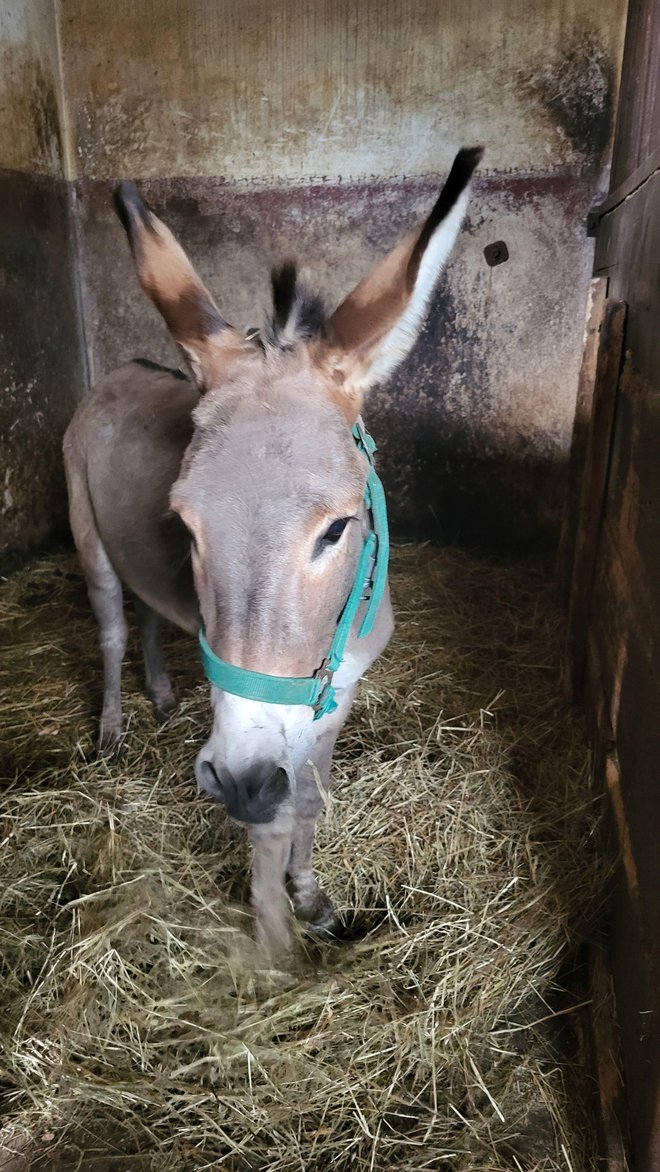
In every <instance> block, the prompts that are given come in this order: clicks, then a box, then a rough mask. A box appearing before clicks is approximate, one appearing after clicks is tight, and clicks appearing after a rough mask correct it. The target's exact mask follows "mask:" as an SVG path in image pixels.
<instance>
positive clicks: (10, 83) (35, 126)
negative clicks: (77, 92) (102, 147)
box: [0, 0, 63, 177]
mask: <svg viewBox="0 0 660 1172" xmlns="http://www.w3.org/2000/svg"><path fill="white" fill-rule="evenodd" d="M58 69H59V65H58V59H57V31H56V25H55V8H54V4H53V3H52V0H33V2H32V3H26V2H25V0H23V2H20V0H19V2H17V3H14V4H11V5H5V6H4V8H3V10H2V11H1V12H0V166H2V167H7V168H12V169H14V170H17V171H34V172H36V173H37V174H40V175H53V176H58V177H60V176H62V174H63V163H62V144H61V137H60V118H59V111H58V99H57V94H58V86H59V78H58Z"/></svg>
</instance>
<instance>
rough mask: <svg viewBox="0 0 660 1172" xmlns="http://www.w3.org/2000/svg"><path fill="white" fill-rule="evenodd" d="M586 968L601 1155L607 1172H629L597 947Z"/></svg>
mask: <svg viewBox="0 0 660 1172" xmlns="http://www.w3.org/2000/svg"><path fill="white" fill-rule="evenodd" d="M588 968H589V993H590V998H591V1018H590V1025H591V1049H592V1066H593V1069H594V1070H595V1073H596V1081H597V1083H598V1098H599V1107H600V1110H599V1125H600V1126H599V1132H600V1136H599V1138H600V1147H601V1153H602V1158H603V1162H604V1167H605V1169H606V1172H628V1160H627V1157H626V1147H627V1142H626V1139H624V1134H625V1123H624V1121H625V1118H626V1103H625V1095H624V1091H623V1079H622V1076H621V1057H620V1040H619V1027H618V1024H617V1019H616V1006H615V1000H614V989H613V986H612V977H611V975H610V972H609V969H608V966H607V960H606V957H605V952H604V950H603V949H602V948H601V947H599V946H598V945H593V946H592V947H591V949H590V952H589V961H588Z"/></svg>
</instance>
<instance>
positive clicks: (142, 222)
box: [115, 183, 242, 390]
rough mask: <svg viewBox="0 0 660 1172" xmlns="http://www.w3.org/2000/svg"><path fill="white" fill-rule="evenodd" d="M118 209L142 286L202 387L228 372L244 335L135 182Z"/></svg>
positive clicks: (121, 192) (119, 197)
mask: <svg viewBox="0 0 660 1172" xmlns="http://www.w3.org/2000/svg"><path fill="white" fill-rule="evenodd" d="M115 207H116V209H117V214H118V216H119V219H120V220H121V222H122V224H123V226H124V228H125V230H126V234H127V236H128V240H129V243H130V246H131V252H132V253H133V259H134V261H135V267H136V269H137V274H138V278H139V280H140V284H141V285H142V288H143V289H144V291H145V293H147V294H148V296H149V297H150V298H151V300H152V301H153V303H154V305H155V306H156V308H157V309H158V310H159V311H160V313H161V314H162V316H163V317H164V319H165V324H166V325H167V328H168V329H169V331H170V333H171V335H172V337H173V338H174V340H175V342H176V343H177V344H178V345H179V346H180V347H181V350H182V351H183V354H184V356H185V358H186V361H187V362H188V363H189V365H190V367H191V370H192V372H193V375H194V377H195V380H196V382H197V384H198V386H199V387H200V389H201V390H208V389H209V388H211V387H213V386H214V385H216V384H217V383H218V381H219V380H220V379H221V378H222V377H223V375H224V374H225V373H226V370H227V366H228V364H229V362H230V361H231V360H232V358H233V357H235V356H236V354H237V352H238V349H239V348H240V346H241V344H242V336H241V335H240V334H239V333H238V331H237V330H234V329H233V328H232V327H231V326H230V325H229V324H228V323H227V322H226V321H225V320H224V318H223V317H222V316H221V315H220V313H219V311H218V308H217V306H216V304H215V302H214V300H213V298H212V297H211V294H210V293H209V291H208V289H206V288H205V286H204V285H203V284H202V282H201V281H200V279H199V277H198V276H197V273H196V272H195V270H194V268H193V266H192V265H191V263H190V261H189V260H188V257H187V256H186V254H185V252H184V251H183V249H182V247H181V245H180V244H179V243H178V242H177V240H176V239H175V237H174V236H173V235H172V233H171V232H170V230H169V228H168V227H167V226H166V225H165V224H163V222H162V220H159V219H158V217H157V216H156V215H154V213H153V212H152V211H151V209H150V208H149V207H147V205H146V204H145V203H144V201H143V200H142V197H141V196H140V193H139V192H138V189H137V187H136V186H135V184H134V183H121V184H120V186H119V187H118V188H117V190H116V192H115Z"/></svg>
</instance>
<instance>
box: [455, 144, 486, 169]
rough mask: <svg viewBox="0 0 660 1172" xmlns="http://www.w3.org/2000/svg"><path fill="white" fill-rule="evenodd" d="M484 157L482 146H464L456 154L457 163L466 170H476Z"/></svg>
mask: <svg viewBox="0 0 660 1172" xmlns="http://www.w3.org/2000/svg"><path fill="white" fill-rule="evenodd" d="M483 157H484V148H483V147H482V146H473V147H462V149H461V150H460V151H459V152H458V154H457V156H456V163H457V164H458V165H459V166H461V167H462V168H463V169H464V170H465V171H468V170H469V171H470V172H472V171H474V169H475V167H478V165H479V163H480V162H481V160H482V159H483Z"/></svg>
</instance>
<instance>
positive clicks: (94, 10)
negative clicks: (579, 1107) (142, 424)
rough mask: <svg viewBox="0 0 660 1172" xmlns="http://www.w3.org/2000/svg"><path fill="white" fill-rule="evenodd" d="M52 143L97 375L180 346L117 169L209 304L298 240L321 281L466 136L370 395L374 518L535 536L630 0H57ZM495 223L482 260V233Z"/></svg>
mask: <svg viewBox="0 0 660 1172" xmlns="http://www.w3.org/2000/svg"><path fill="white" fill-rule="evenodd" d="M53 11H54V13H55V21H56V31H57V43H58V61H59V66H60V80H61V90H62V94H63V99H62V102H61V109H60V122H59V128H60V143H61V158H62V165H63V169H64V175H65V178H66V180H67V183H68V186H69V187H70V189H71V191H72V193H73V195H72V199H71V207H72V209H73V210H75V222H74V225H73V226H74V228H75V247H76V260H77V264H76V271H77V274H78V279H79V283H80V298H81V321H82V333H83V340H84V345H83V357H84V361H85V364H86V366H87V368H88V370H89V375H90V378H91V379H92V380H93V379H94V378H95V377H98V375H100V374H101V373H103V372H104V371H107V370H108V369H110V368H111V367H112V366H113V365H114V364H116V363H117V362H119V361H122V360H124V359H126V358H129V357H132V356H133V355H135V354H139V353H143V354H146V355H147V356H149V357H151V358H156V359H158V358H162V359H168V358H171V357H175V358H176V356H175V354H174V352H173V350H172V349H171V348H170V345H169V343H168V341H167V339H166V337H165V333H164V330H163V328H162V326H161V325H160V323H159V321H158V320H157V318H156V316H155V314H154V312H153V310H151V308H150V307H149V306H148V305H147V304H146V303H145V301H144V300H143V298H142V295H141V294H140V293H139V291H138V289H137V287H136V283H135V278H134V275H133V271H132V267H131V264H130V261H129V257H128V252H127V248H126V245H125V242H124V239H123V236H122V233H121V229H120V228H119V226H118V224H117V223H116V221H115V219H114V216H113V213H112V210H111V205H110V194H111V190H112V187H113V186H114V184H115V183H116V182H117V181H118V180H120V179H123V178H133V179H136V180H137V181H138V182H139V183H141V185H142V186H143V189H144V191H145V193H146V195H147V197H148V198H149V200H150V202H151V203H152V204H153V205H154V206H155V207H156V208H157V210H158V211H159V212H161V214H163V215H164V216H165V217H166V218H167V219H168V222H170V224H171V225H172V227H173V228H174V229H175V230H176V231H177V233H178V234H179V236H180V238H181V240H182V242H183V243H184V245H185V246H186V248H187V249H188V250H189V251H190V254H191V256H192V257H193V259H194V261H195V263H196V264H197V265H198V267H199V268H200V270H201V272H202V274H203V276H204V278H205V279H206V280H207V282H208V283H209V284H210V286H211V287H212V288H213V290H214V291H215V293H216V296H217V298H218V300H219V302H220V304H221V307H222V309H223V313H224V314H225V316H227V317H228V318H230V320H232V321H234V322H235V324H237V325H239V326H246V325H254V324H257V325H258V324H259V323H260V321H261V319H262V316H263V313H264V312H265V304H266V300H267V296H266V294H267V284H268V269H269V266H270V265H271V264H272V263H274V262H275V261H277V260H278V259H281V258H282V257H283V256H286V255H295V256H298V257H299V258H300V259H301V260H302V261H303V262H304V265H305V268H306V271H307V275H308V278H309V280H310V281H311V283H313V284H315V285H317V286H318V287H319V288H320V289H321V291H322V292H323V293H324V295H325V297H326V299H327V302H328V304H329V306H332V305H333V304H334V303H336V302H337V301H338V300H339V299H340V298H341V297H342V296H343V295H344V294H345V292H346V291H347V290H348V289H349V288H350V287H351V286H352V284H353V283H355V282H356V281H357V280H358V279H359V278H360V277H361V275H362V274H363V272H364V271H365V269H366V268H368V266H369V265H370V264H371V263H373V261H374V260H376V259H377V258H378V257H379V256H380V255H382V252H383V251H384V250H385V249H387V248H389V247H390V246H391V245H392V244H393V243H394V242H395V241H396V240H397V238H398V237H399V236H400V235H401V234H402V233H403V232H405V231H407V230H408V229H409V227H410V226H411V225H412V224H414V223H415V222H416V221H417V220H418V218H419V217H420V216H423V214H424V213H425V211H426V210H427V209H428V208H429V207H430V205H431V204H432V202H433V199H434V196H435V194H436V193H437V191H438V190H439V187H440V185H441V183H442V179H443V177H444V175H446V173H447V171H448V169H449V166H450V165H451V160H452V157H453V155H454V153H455V151H456V149H457V148H458V147H459V146H461V145H464V144H471V143H475V142H482V143H483V144H484V145H485V147H486V156H485V159H484V165H483V167H482V169H481V171H480V176H479V179H478V181H477V184H476V191H475V198H474V200H473V203H472V208H471V211H470V215H469V219H468V222H467V225H466V230H465V232H464V234H463V237H462V239H461V241H460V243H459V246H458V248H457V250H456V253H455V256H454V258H453V260H452V263H451V265H450V267H449V269H448V271H447V274H446V277H445V278H444V280H443V282H442V285H441V288H440V289H439V291H438V294H437V298H436V302H435V305H434V307H433V310H432V312H431V314H430V317H429V321H428V323H427V326H426V328H425V330H424V333H423V336H422V339H421V341H420V345H419V346H418V348H417V350H416V351H415V354H414V355H413V356H411V358H410V359H409V361H408V362H407V363H406V365H405V367H404V368H403V369H402V370H401V371H400V372H399V373H398V374H397V376H396V378H395V379H394V380H393V381H392V382H391V383H390V385H389V386H388V387H387V389H383V390H381V391H378V392H376V393H374V394H373V396H372V399H371V401H370V403H369V405H368V411H367V414H368V417H369V422H370V424H371V426H372V429H373V431H374V433H375V434H376V437H377V438H378V440H379V443H380V447H381V457H382V467H383V474H384V478H385V481H386V485H387V487H388V490H389V497H390V502H391V509H392V515H393V520H394V525H395V529H396V530H397V531H398V532H399V533H400V534H405V535H409V536H412V535H425V536H438V537H441V538H448V539H454V538H458V539H461V540H463V541H466V542H469V543H473V542H479V541H486V542H488V543H490V544H491V545H495V546H496V547H500V546H502V545H505V544H516V543H518V544H523V545H529V544H542V543H544V542H546V543H547V542H551V541H552V540H553V539H554V536H555V534H556V529H557V525H558V520H559V513H560V502H561V495H562V491H563V469H564V465H565V461H566V458H567V453H568V448H569V444H570V433H571V423H572V416H573V409H574V400H575V386H576V377H577V367H578V361H579V354H580V348H581V334H582V324H583V317H584V310H583V307H584V302H585V297H586V286H587V282H588V278H589V275H590V271H591V265H592V248H591V243H590V241H589V240H588V239H587V237H586V234H585V219H586V214H587V212H588V210H589V208H590V207H591V206H592V204H593V203H594V202H595V201H596V200H597V198H598V196H599V193H601V192H603V191H604V190H605V188H606V186H607V174H608V165H609V157H610V138H611V129H612V124H613V112H614V109H615V105H616V89H617V78H618V75H619V69H620V60H621V52H622V40H623V23H624V16H625V0H603V2H596V0H581V2H577V0H575V2H569V0H567V2H558V0H526V2H521V0H491V2H490V3H489V4H487V5H486V4H483V3H482V2H481V0H461V2H459V0H445V2H444V3H442V4H440V3H438V2H437V0H388V2H386V3H383V2H382V0H361V2H360V3H358V2H357V0H327V2H324V3H320V4H309V3H308V2H307V0H272V2H271V3H270V4H268V5H263V4H261V3H257V2H256V0H159V2H158V3H156V2H155V0H130V2H129V0H117V2H116V3H113V4H112V5H108V4H107V3H104V2H103V0H59V2H57V3H54V4H53ZM500 239H503V240H505V241H506V243H507V246H508V249H509V254H510V258H509V260H508V261H507V263H506V264H503V265H500V266H498V267H495V268H490V267H489V266H488V265H487V264H486V261H485V259H484V255H483V249H484V247H485V246H486V245H487V244H489V243H492V242H493V241H496V240H500Z"/></svg>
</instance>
